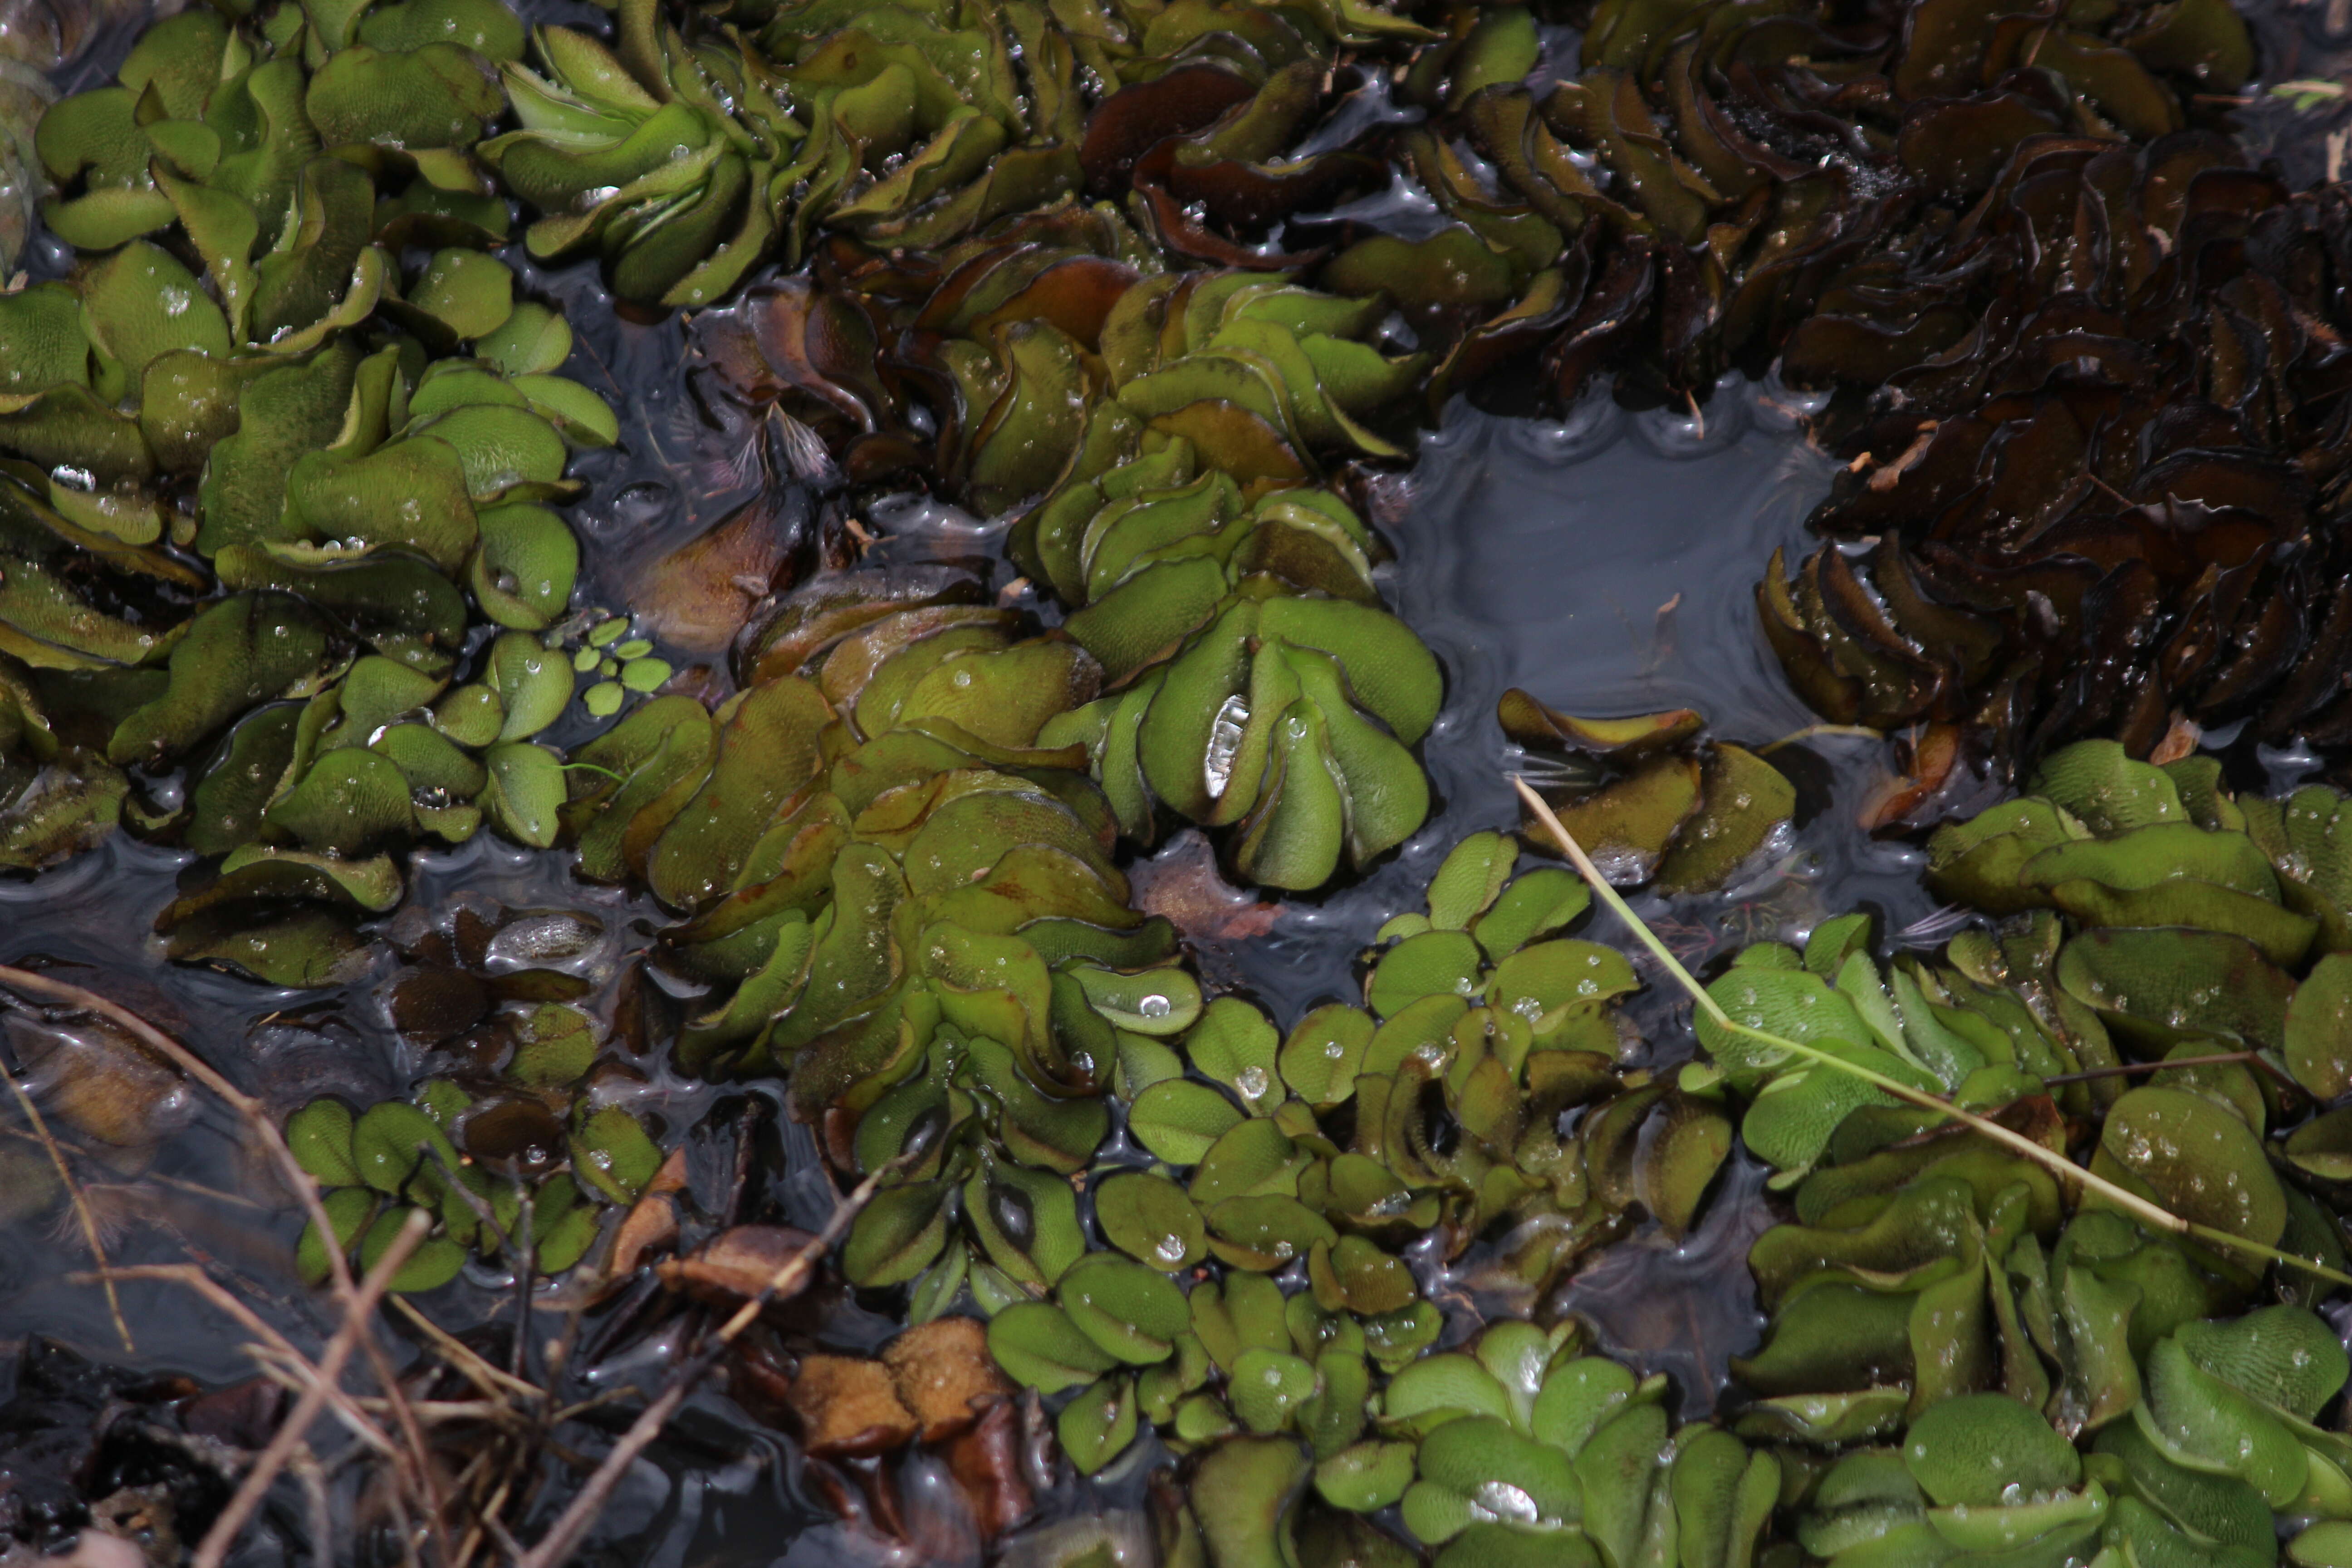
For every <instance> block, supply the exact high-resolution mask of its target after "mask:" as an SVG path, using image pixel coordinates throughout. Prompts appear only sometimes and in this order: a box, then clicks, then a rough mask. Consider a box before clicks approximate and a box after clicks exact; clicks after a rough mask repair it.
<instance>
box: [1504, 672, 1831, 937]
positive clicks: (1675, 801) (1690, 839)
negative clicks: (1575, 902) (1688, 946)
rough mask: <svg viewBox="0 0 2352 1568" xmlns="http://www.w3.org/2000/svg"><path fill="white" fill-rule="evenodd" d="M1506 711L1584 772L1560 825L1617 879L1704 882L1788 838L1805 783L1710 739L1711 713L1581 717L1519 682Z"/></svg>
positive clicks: (1513, 729) (1509, 719)
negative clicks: (1549, 703)
mask: <svg viewBox="0 0 2352 1568" xmlns="http://www.w3.org/2000/svg"><path fill="white" fill-rule="evenodd" d="M1496 718H1497V719H1498V720H1500V721H1501V723H1502V726H1503V733H1504V734H1506V735H1507V736H1509V737H1510V738H1511V740H1513V741H1515V742H1517V743H1518V744H1519V745H1521V746H1523V747H1525V748H1526V749H1527V750H1528V752H1531V753H1533V754H1534V755H1536V756H1538V757H1542V758H1545V759H1546V760H1547V761H1549V760H1552V759H1558V760H1559V765H1560V766H1561V768H1562V771H1563V772H1565V773H1569V775H1570V777H1571V778H1572V779H1574V781H1575V784H1574V787H1573V788H1571V789H1570V790H1568V791H1566V792H1564V798H1562V799H1560V800H1559V801H1556V802H1555V803H1554V804H1555V805H1556V807H1557V809H1558V811H1559V819H1560V822H1561V825H1562V826H1565V827H1566V828H1567V829H1568V830H1569V832H1570V834H1572V835H1574V836H1575V838H1576V841H1577V842H1578V843H1579V844H1580V845H1582V846H1583V847H1584V849H1585V852H1586V853H1587V854H1589V855H1591V857H1592V859H1593V863H1594V864H1595V865H1597V866H1599V867H1600V868H1601V870H1602V872H1603V873H1604V874H1605V875H1607V877H1608V878H1609V879H1610V881H1611V882H1612V883H1616V884H1619V885H1629V884H1633V883H1638V882H1655V883H1656V885H1657V888H1658V890H1659V891H1660V892H1663V893H1669V894H1674V893H1693V892H1701V891H1706V890H1710V889H1716V888H1719V887H1721V886H1723V885H1724V884H1725V883H1726V882H1727V881H1729V880H1730V879H1732V878H1734V877H1735V876H1737V875H1738V874H1739V873H1740V872H1742V871H1743V870H1746V869H1748V868H1751V866H1752V864H1753V863H1754V862H1755V861H1756V860H1757V859H1759V858H1761V857H1762V856H1764V855H1765V854H1766V853H1767V852H1769V851H1770V850H1771V849H1773V847H1775V846H1782V847H1785V843H1786V834H1787V830H1788V826H1789V823H1790V819H1791V818H1792V816H1794V815H1795V812H1796V807H1797V791H1796V787H1795V786H1794V785H1793V784H1790V782H1789V779H1788V776H1787V775H1786V774H1784V773H1781V772H1780V769H1778V768H1776V767H1774V766H1773V765H1772V764H1771V763H1769V762H1767V761H1765V760H1764V758H1762V757H1761V756H1759V755H1758V754H1757V753H1756V752H1751V751H1748V749H1747V748H1745V747H1743V746H1735V745H1731V744H1729V743H1727V742H1720V741H1708V740H1704V739H1702V736H1701V731H1703V730H1704V728H1705V721H1703V720H1701V719H1700V717H1699V716H1698V714H1696V713H1695V712H1693V711H1692V710H1689V709H1687V708H1676V709H1674V710H1670V711H1667V712H1664V713H1643V714H1638V715H1636V716H1634V717H1633V718H1629V719H1583V718H1578V717H1576V716H1574V715H1572V714H1568V713H1562V712H1560V711H1559V710H1556V709H1553V708H1549V707H1547V706H1545V705H1544V704H1543V703H1542V702H1540V701H1538V700H1536V699H1535V698H1534V697H1533V696H1531V695H1529V694H1528V693H1527V692H1525V691H1522V690H1520V689H1518V688H1517V687H1513V688H1512V689H1510V690H1508V691H1506V692H1505V693H1503V696H1502V700H1500V701H1499V702H1498V703H1496ZM1784 852H1785V849H1784Z"/></svg>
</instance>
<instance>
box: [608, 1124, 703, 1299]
mask: <svg viewBox="0 0 2352 1568" xmlns="http://www.w3.org/2000/svg"><path fill="white" fill-rule="evenodd" d="M685 1190H686V1151H685V1150H684V1149H682V1148H680V1149H673V1150H671V1151H670V1152H669V1156H668V1158H667V1159H665V1160H663V1161H662V1163H661V1169H660V1170H658V1171H656V1172H655V1173H654V1179H653V1180H652V1181H651V1182H649V1183H647V1184H646V1190H645V1191H644V1192H643V1193H642V1194H639V1195H638V1198H637V1201H636V1202H635V1203H634V1204H632V1205H629V1212H628V1214H627V1215H625V1217H624V1218H623V1219H622V1221H621V1227H620V1229H618V1230H617V1231H615V1232H614V1233H613V1261H612V1265H611V1267H610V1268H606V1269H605V1271H604V1272H605V1275H606V1277H607V1278H609V1279H626V1278H627V1277H628V1276H630V1275H632V1274H634V1273H635V1272H636V1271H637V1265H639V1264H640V1263H643V1262H644V1261H645V1260H646V1254H647V1253H649V1252H663V1251H667V1250H668V1249H669V1248H670V1247H675V1246H676V1245H677V1204H676V1203H674V1202H673V1201H672V1200H671V1197H670V1194H672V1193H682V1192H684V1191H685Z"/></svg>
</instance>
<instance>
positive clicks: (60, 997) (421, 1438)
mask: <svg viewBox="0 0 2352 1568" xmlns="http://www.w3.org/2000/svg"><path fill="white" fill-rule="evenodd" d="M0 985H5V986H8V987H10V988H12V989H14V990H17V991H26V992H30V993H32V994H35V995H37V996H47V997H49V998H51V999H52V1000H54V1001H58V1002H62V1003H64V1004H66V1005H68V1006H69V1007H76V1008H79V1009H80V1010H81V1011H83V1012H87V1013H95V1014H97V1015H98V1016H100V1017H102V1018H108V1019H110V1020H112V1021H113V1022H114V1023H116V1024H119V1025H121V1026H122V1027H123V1028H124V1029H127V1030H129V1031H130V1033H131V1037H132V1038H134V1039H136V1040H138V1041H139V1042H140V1043H141V1044H142V1045H144V1046H146V1047H148V1048H150V1049H151V1050H153V1051H155V1052H157V1053H158V1054H160V1055H161V1056H163V1058H164V1059H165V1060H167V1061H169V1062H171V1063H173V1065H174V1066H176V1067H178V1068H180V1070H181V1071H183V1072H184V1073H186V1074H187V1075H188V1076H189V1077H190V1078H193V1079H195V1080H196V1081H197V1082H198V1083H200V1084H202V1085H204V1086H205V1088H206V1089H210V1090H211V1091H212V1092H213V1093H214V1094H215V1095H216V1096H218V1097H219V1098H220V1099H221V1100H225V1101H226V1102H227V1104H228V1105H229V1107H230V1108H231V1109H232V1110H235V1111H236V1113H237V1115H238V1116H239V1117H241V1118H243V1119H244V1121H245V1123H246V1125H247V1127H250V1128H251V1129H252V1130H253V1134H254V1136H255V1137H256V1138H257V1139H259V1140H260V1141H261V1146H262V1148H263V1150H264V1151H265V1152H267V1153H268V1155H269V1158H270V1160H271V1161H272V1162H273V1163H275V1164H276V1165H277V1167H278V1174H279V1175H280V1177H281V1178H282V1179H283V1180H284V1181H285V1183H286V1185H287V1188H288V1190H289V1191H290V1192H292V1193H293V1194H294V1195H295V1197H296V1199H297V1200H298V1201H299V1203H300V1204H301V1205H302V1210H303V1213H304V1215H306V1216H307V1217H308V1218H309V1220H310V1223H311V1224H312V1225H313V1226H317V1227H318V1232H319V1237H320V1240H321V1241H322V1242H323V1243H325V1245H324V1246H322V1247H320V1251H322V1252H324V1253H325V1254H326V1258H327V1271H328V1275H329V1279H330V1282H331V1285H332V1287H333V1289H334V1293H335V1298H336V1301H337V1303H338V1304H339V1305H340V1306H341V1308H342V1309H343V1313H344V1321H345V1322H346V1324H348V1323H349V1322H350V1321H351V1320H352V1304H353V1302H354V1300H356V1288H355V1286H354V1284H353V1281H352V1270H351V1265H350V1264H349V1263H347V1262H346V1261H344V1258H343V1255H342V1253H341V1249H339V1248H338V1247H335V1246H334V1245H333V1241H334V1235H335V1226H334V1222H332V1221H331V1220H330V1219H329V1218H328V1217H327V1210H326V1206H325V1205H324V1204H323V1203H321V1202H320V1197H319V1186H318V1184H317V1182H315V1181H313V1180H312V1179H311V1176H310V1172H308V1171H306V1170H304V1169H303V1168H302V1162H300V1161H299V1160H297V1159H296V1158H295V1157H294V1151H293V1149H292V1148H291V1147H290V1146H289V1144H288V1143H287V1142H286V1136H285V1134H284V1133H283V1132H281V1131H278V1123H277V1122H276V1121H274V1120H272V1118H271V1117H270V1115H269V1111H268V1108H267V1107H265V1106H264V1105H263V1104H262V1103H261V1102H260V1101H259V1100H256V1099H254V1098H253V1096H251V1095H249V1094H247V1093H246V1092H245V1091H244V1090H243V1089H239V1088H237V1087H236V1085H235V1084H233V1083H231V1082H229V1080H228V1079H226V1078H224V1077H222V1076H221V1074H220V1073H219V1072H218V1071H217V1070H216V1069H215V1068H214V1067H213V1065H212V1064H211V1063H210V1062H208V1061H206V1060H205V1059H204V1058H202V1057H200V1056H198V1055H196V1053H195V1052H194V1051H192V1050H190V1049H189V1048H188V1047H185V1046H184V1045H182V1044H181V1043H180V1042H179V1041H177V1040H175V1039H173V1037H171V1036H169V1035H167V1034H165V1033H164V1032H163V1030H161V1029H159V1028H157V1027H156V1026H154V1025H152V1024H151V1023H149V1022H148V1021H147V1020H146V1019H144V1018H142V1017H141V1016H139V1015H138V1014H136V1013H134V1012H132V1011H131V1009H130V1008H128V1007H125V1006H123V1005H121V1003H119V1002H112V1001H110V1000H108V999H107V998H106V997H104V996H101V995H100V994H98V993H97V992H95V991H91V990H89V989H88V988H87V987H85V986H80V985H76V984H73V983H72V982H70V981H66V980H59V979H58V978H57V977H56V976H55V975H50V974H44V973H41V972H40V971H38V970H35V969H20V968H18V967H17V966H16V965H15V964H5V963H0ZM365 1315H366V1314H362V1318H364V1317H365ZM362 1351H363V1352H364V1353H365V1354H366V1356H367V1358H368V1367H369V1370H370V1371H371V1372H373V1373H374V1374H375V1379H376V1382H377V1383H378V1384H381V1385H382V1386H383V1391H384V1394H385V1397H386V1398H388V1399H390V1400H392V1401H393V1402H394V1411H395V1415H397V1417H398V1423H399V1426H400V1432H401V1440H402V1441H403V1442H404V1444H406V1445H407V1447H408V1453H407V1455H406V1456H405V1462H406V1464H407V1466H408V1467H409V1468H413V1469H414V1470H415V1478H414V1479H415V1484H416V1486H417V1488H418V1489H419V1490H420V1491H421V1492H422V1493H423V1495H424V1497H425V1500H426V1501H427V1502H428V1503H429V1504H430V1505H431V1507H430V1511H429V1518H430V1521H431V1526H432V1530H433V1533H434V1537H435V1542H436V1546H437V1547H438V1548H439V1550H440V1551H441V1553H442V1555H443V1557H444V1559H445V1560H446V1556H447V1552H448V1544H449V1543H448V1540H447V1538H446V1535H445V1534H444V1533H443V1520H442V1516H443V1515H444V1513H446V1511H447V1506H448V1505H447V1500H446V1498H444V1497H443V1496H442V1495H441V1490H440V1488H439V1486H438V1485H437V1484H436V1479H435V1475H434V1470H433V1464H432V1458H431V1455H430V1452H429V1451H428V1450H427V1449H426V1448H425V1434H424V1432H423V1430H422V1429H421V1428H419V1427H418V1426H417V1425H416V1421H415V1417H414V1416H411V1415H407V1414H405V1410H404V1407H405V1405H406V1398H405V1396H404V1394H403V1393H402V1392H401V1387H400V1379H399V1377H398V1376H397V1375H396V1374H395V1373H394V1371H393V1367H392V1363H391V1361H390V1360H389V1359H388V1358H387V1357H386V1356H385V1355H384V1352H383V1346H382V1345H381V1344H379V1343H377V1342H376V1339H375V1336H374V1335H373V1333H371V1334H368V1335H366V1336H365V1337H364V1339H363V1341H362ZM207 1539H209V1537H207ZM198 1568H206V1565H204V1564H199V1565H198Z"/></svg>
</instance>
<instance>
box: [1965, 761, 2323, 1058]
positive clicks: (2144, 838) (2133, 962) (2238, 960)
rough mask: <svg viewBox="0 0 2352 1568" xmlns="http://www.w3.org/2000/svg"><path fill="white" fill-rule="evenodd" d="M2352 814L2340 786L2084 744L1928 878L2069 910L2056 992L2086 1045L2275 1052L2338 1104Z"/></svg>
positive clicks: (1980, 898)
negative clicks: (2229, 774) (2342, 820)
mask: <svg viewBox="0 0 2352 1568" xmlns="http://www.w3.org/2000/svg"><path fill="white" fill-rule="evenodd" d="M2345 814H2346V803H2345V796H2344V795H2343V794H2342V793H2341V792H2340V791H2337V790H2335V789H2331V788H2329V787H2327V786H2326V785H2324V784H2310V785H2305V786H2304V787H2303V788H2300V789H2297V790H2295V791H2294V792H2293V793H2292V794H2290V795H2287V796H2286V797H2285V798H2284V799H2280V800H2269V799H2263V798H2261V797H2259V796H2254V795H2232V794H2231V791H2230V790H2229V789H2228V788H2227V786H2226V784H2225V781H2224V780H2223V779H2222V776H2221V764H2220V763H2219V761H2218V760H2217V759H2215V758H2213V757H2210V756H2192V757H2188V758H2184V759H2182V760H2180V761H2179V762H2175V763H2167V764H2165V765H2164V766H2162V767H2158V766H2155V765H2152V764H2150V763H2141V762H2137V761H2134V760H2133V759H2132V758H2130V757H2128V756H2126V754H2125V753H2124V752H2123V750H2122V748H2121V747H2119V746H2118V745H2116V743H2115V742H2111V741H2084V742H2078V743H2076V744H2074V745H2072V746H2069V747H2067V748H2065V749H2064V750H2063V751H2060V752H2054V753H2053V755H2052V756H2051V757H2050V758H2049V760H2048V761H2047V762H2045V763H2043V764H2042V769H2041V770H2040V772H2039V773H2037V774H2036V776H2035V777H2034V779H2033V781H2032V787H2031V793H2029V794H2027V795H2022V796H2021V797H2020V798H2018V799H2016V800H2014V801H2011V802H2009V803H2007V804H2005V805H1999V806H1995V807H1993V808H1992V809H1990V810H1989V811H1986V812H1983V813H1981V814H1979V816H1975V817H1973V818H1971V819H1970V820H1969V821H1968V822H1965V823H1960V824H1956V825H1954V826H1948V827H1946V828H1943V829H1941V830H1939V831H1938V832H1937V834H1936V836H1935V837H1933V838H1932V839H1930V840H1929V843H1928V853H1929V857H1930V864H1929V868H1928V873H1927V875H1928V881H1929V885H1930V886H1932V887H1934V888H1935V889H1937V891H1939V892H1941V893H1942V894H1944V895H1945V896H1946V897H1948V898H1950V899H1953V900H1957V901H1959V902H1963V903H1966V904H1968V905H1969V906H1970V907H1972V908H1975V909H1979V910H1986V911H1989V912H1991V913H1996V914H2000V913H2010V912H2012V911H2018V910H2056V911H2058V912H2059V913H2060V914H2062V915H2063V917H2064V920H2065V922H2066V925H2067V928H2068V930H2069V931H2073V932H2074V933H2075V934H2073V935H2072V936H2071V937H2070V938H2069V940H2067V941H2066V942H2065V943H2064V944H2063V947H2062V948H2060V949H2059V950H2058V951H2057V952H2055V954H2054V961H2053V962H2050V963H2047V965H2046V968H2047V973H2046V976H2045V977H2044V978H2043V979H2042V982H2041V984H2042V989H2043V991H2044V992H2045V994H2047V996H2048V998H2049V1000H2050V1002H2051V1004H2052V1005H2053V1009H2056V1010H2060V1011H2063V1013H2064V1014H2066V1015H2068V1016H2071V1017H2072V1018H2073V1019H2074V1020H2075V1021H2076V1023H2077V1026H2079V1027H2080V1028H2082V1029H2083V1030H2084V1031H2085V1032H2087V1031H2088V1030H2090V1029H2091V1028H2092V1027H2093V1026H2094V1021H2095V1025H2096V1026H2097V1027H2099V1028H2101V1029H2103V1030H2104V1031H2105V1033H2106V1034H2107V1035H2109V1036H2110V1037H2112V1038H2113V1039H2114V1040H2115V1041H2116V1042H2117V1043H2118V1044H2119V1045H2120V1046H2122V1047H2126V1048H2127V1049H2128V1050H2130V1051H2131V1052H2132V1053H2133V1054H2136V1055H2138V1056H2142V1057H2155V1056H2162V1055H2164V1054H2167V1053H2181V1054H2187V1052H2188V1051H2189V1050H2192V1049H2193V1050H2200V1051H2206V1052H2210V1051H2213V1050H2216V1049H2228V1048H2231V1047H2236V1048H2242V1049H2250V1050H2262V1051H2267V1052H2272V1053H2275V1055H2276V1058H2277V1059H2278V1060H2279V1061H2280V1063H2281V1064H2282V1065H2283V1066H2284V1068H2286V1069H2287V1071H2288V1072H2289V1073H2291V1074H2292V1075H2293V1077H2294V1080H2295V1081H2296V1082H2297V1083H2299V1084H2301V1085H2302V1086H2303V1088H2304V1089H2306V1090H2307V1091H2309V1092H2310V1093H2311V1094H2312V1095H2313V1096H2314V1097H2315V1099H2318V1100H2335V1099H2336V1098H2338V1097H2340V1096H2341V1095H2343V1094H2344V1093H2345V1092H2346V1091H2347V1089H2352V1014H2347V987H2352V956H2347V954H2352V832H2347V834H2346V835H2345V837H2343V839H2342V840H2341V841H2340V842H2339V840H2338V838H2337V831H2336V824H2337V821H2338V818H2339V817H2341V816H2345Z"/></svg>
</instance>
